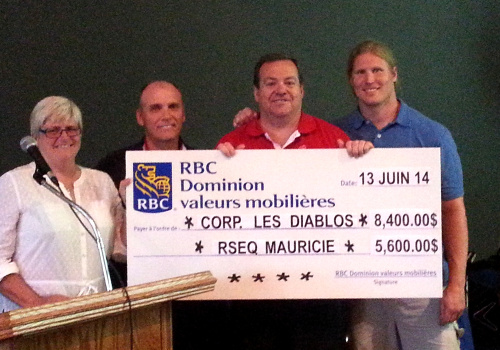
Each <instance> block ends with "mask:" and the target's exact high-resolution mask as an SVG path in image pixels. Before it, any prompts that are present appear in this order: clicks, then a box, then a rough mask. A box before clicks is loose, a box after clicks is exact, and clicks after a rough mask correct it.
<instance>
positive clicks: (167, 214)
mask: <svg viewBox="0 0 500 350" xmlns="http://www.w3.org/2000/svg"><path fill="white" fill-rule="evenodd" d="M127 177H129V178H133V179H134V181H133V185H131V186H130V188H129V189H128V192H127V239H128V266H129V270H128V278H129V285H134V284H139V283H145V282H150V281H155V280H160V279H164V278H169V277H175V276H179V275H185V274H190V273H195V272H200V271H206V270H209V271H211V272H212V274H213V275H214V276H215V277H216V278H217V283H216V286H215V290H214V291H213V292H209V293H204V294H200V295H197V296H195V297H193V299H309V298H310V299H317V298H408V297H412V298H413V297H416V298H418V297H426V298H427V297H441V295H442V239H441V177H440V153H439V149H436V148H412V149H409V148H397V149H373V150H371V151H370V152H369V153H368V154H367V155H365V156H363V157H361V158H358V159H354V158H350V157H349V156H348V155H347V152H346V151H345V150H323V149H322V150H241V151H238V153H237V155H236V156H235V157H233V158H226V157H225V156H223V155H222V154H221V153H220V152H219V151H182V152H179V151H133V152H127Z"/></svg>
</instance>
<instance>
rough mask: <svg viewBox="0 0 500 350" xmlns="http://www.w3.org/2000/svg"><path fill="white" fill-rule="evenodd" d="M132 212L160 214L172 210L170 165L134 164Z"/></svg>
mask: <svg viewBox="0 0 500 350" xmlns="http://www.w3.org/2000/svg"><path fill="white" fill-rule="evenodd" d="M133 170H134V210H136V211H140V212H143V213H161V212H164V211H168V210H171V209H172V187H171V184H172V163H134V167H133Z"/></svg>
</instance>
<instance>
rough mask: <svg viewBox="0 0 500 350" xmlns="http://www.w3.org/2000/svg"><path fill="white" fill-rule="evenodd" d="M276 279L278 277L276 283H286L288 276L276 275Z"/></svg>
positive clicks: (283, 274)
mask: <svg viewBox="0 0 500 350" xmlns="http://www.w3.org/2000/svg"><path fill="white" fill-rule="evenodd" d="M276 277H278V281H285V282H287V281H288V277H290V275H287V274H285V273H284V272H282V273H281V274H279V275H276Z"/></svg>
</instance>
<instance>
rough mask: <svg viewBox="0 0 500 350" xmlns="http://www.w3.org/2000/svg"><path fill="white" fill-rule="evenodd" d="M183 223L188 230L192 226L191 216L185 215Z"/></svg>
mask: <svg viewBox="0 0 500 350" xmlns="http://www.w3.org/2000/svg"><path fill="white" fill-rule="evenodd" d="M184 225H187V227H188V230H189V229H190V228H191V227H192V226H194V224H193V218H191V217H187V216H186V221H184Z"/></svg>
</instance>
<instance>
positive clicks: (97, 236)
mask: <svg viewBox="0 0 500 350" xmlns="http://www.w3.org/2000/svg"><path fill="white" fill-rule="evenodd" d="M33 178H34V179H35V181H36V182H38V184H39V185H42V186H43V187H45V188H46V189H48V190H49V191H50V192H52V193H53V194H55V195H56V196H57V197H59V198H60V199H62V200H63V201H64V202H66V203H67V204H69V205H70V206H71V207H72V208H74V209H75V210H76V211H78V212H79V213H80V214H82V215H83V216H84V217H85V218H86V219H87V221H88V222H89V224H90V226H91V227H92V231H93V232H94V235H95V241H96V243H97V250H98V251H99V257H100V259H101V265H102V272H103V274H104V282H105V283H106V291H108V292H109V291H111V290H112V289H113V287H112V285H111V277H110V275H109V269H108V264H107V260H106V252H105V250H104V243H103V241H102V237H101V233H100V232H99V229H98V228H97V225H96V223H95V221H94V219H92V217H91V216H90V214H89V213H87V212H86V211H85V209H83V208H82V207H81V206H79V205H78V204H76V203H75V202H73V201H72V200H71V199H69V198H67V197H66V196H65V195H64V194H62V193H61V192H59V191H57V190H56V189H55V188H54V187H53V186H51V185H49V184H48V183H47V181H46V180H45V178H44V177H43V175H42V174H41V173H40V172H39V171H38V169H37V170H35V173H34V174H33ZM93 238H94V237H93Z"/></svg>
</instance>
